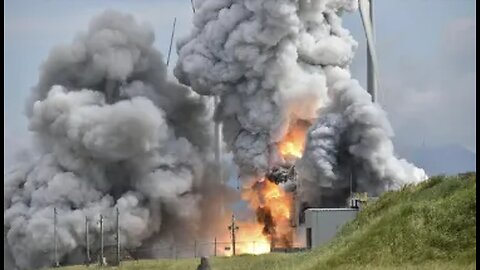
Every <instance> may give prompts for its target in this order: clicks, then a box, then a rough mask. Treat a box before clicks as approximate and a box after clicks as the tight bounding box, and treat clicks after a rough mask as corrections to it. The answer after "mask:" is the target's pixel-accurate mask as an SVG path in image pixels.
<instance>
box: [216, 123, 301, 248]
mask: <svg viewBox="0 0 480 270" xmlns="http://www.w3.org/2000/svg"><path fill="white" fill-rule="evenodd" d="M309 125H310V124H309V123H306V122H304V121H297V122H296V123H294V124H292V125H291V126H290V129H289V132H288V133H287V134H286V135H285V137H284V138H283V139H282V140H281V141H280V142H279V143H278V151H279V153H280V154H281V155H282V157H283V158H284V159H292V158H293V159H298V158H301V157H302V154H303V150H304V147H305V141H306V139H305V135H306V133H307V129H308V127H309ZM242 199H243V200H245V201H247V202H248V203H249V207H250V208H251V209H253V210H255V211H256V214H257V220H256V222H238V226H239V230H238V231H237V234H236V235H237V238H236V239H237V240H238V241H237V245H236V252H237V253H238V254H242V253H247V254H262V253H269V252H270V250H271V247H272V245H273V246H274V247H290V246H292V244H293V241H294V239H293V234H294V229H293V228H292V226H291V217H292V207H293V197H292V194H290V193H287V192H285V191H284V190H283V188H282V187H281V186H279V185H276V184H275V183H273V182H271V181H269V180H268V179H266V178H262V179H260V180H258V179H257V180H256V181H255V182H254V183H253V185H249V186H247V187H244V189H243V191H242ZM224 255H226V256H231V255H232V252H231V251H230V252H224Z"/></svg>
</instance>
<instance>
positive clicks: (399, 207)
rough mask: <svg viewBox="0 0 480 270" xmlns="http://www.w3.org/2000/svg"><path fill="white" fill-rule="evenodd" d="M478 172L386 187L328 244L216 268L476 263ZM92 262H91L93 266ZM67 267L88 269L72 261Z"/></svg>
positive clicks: (166, 263)
mask: <svg viewBox="0 0 480 270" xmlns="http://www.w3.org/2000/svg"><path fill="white" fill-rule="evenodd" d="M475 255H476V174H475V173H468V174H462V175H458V176H453V177H443V176H437V177H432V178H431V179H429V180H428V181H425V182H423V183H421V184H418V185H409V186H405V187H404V188H402V189H401V190H398V191H394V192H387V193H385V194H383V195H382V196H381V197H380V198H379V199H378V200H377V201H376V202H374V203H371V204H370V205H368V206H367V207H366V208H365V209H364V210H363V211H361V212H360V213H359V215H358V217H357V218H356V219H355V220H354V221H353V222H351V223H349V224H347V225H346V226H345V227H344V228H343V229H342V231H341V232H340V234H339V235H338V237H336V238H335V239H334V240H333V241H332V242H331V243H330V244H328V245H327V246H324V247H321V248H319V249H316V250H312V251H309V252H304V253H297V254H266V255H261V256H253V255H245V256H237V257H234V258H213V259H211V260H210V263H211V266H212V269H218V270H221V269H231V270H235V269H239V270H240V269H242V270H248V269H262V270H264V269H266V270H268V269H279V270H282V269H285V270H287V269H298V270H313V269H352V270H353V269H365V270H366V269H452V270H453V269H475V266H476V258H475ZM198 262H199V260H198V259H196V260H194V259H189V260H178V261H175V260H150V261H140V262H124V263H123V264H122V267H121V268H122V269H137V270H139V269H172V270H174V269H175V270H180V269H196V265H197V264H198ZM92 268H93V267H90V269H92ZM65 269H83V268H82V267H67V268H65Z"/></svg>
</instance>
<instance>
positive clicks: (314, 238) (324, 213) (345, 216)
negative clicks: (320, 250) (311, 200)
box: [304, 207, 359, 249]
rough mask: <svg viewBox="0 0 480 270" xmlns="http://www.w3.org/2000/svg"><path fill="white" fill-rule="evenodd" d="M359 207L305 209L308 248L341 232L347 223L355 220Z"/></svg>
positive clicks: (316, 245)
mask: <svg viewBox="0 0 480 270" xmlns="http://www.w3.org/2000/svg"><path fill="white" fill-rule="evenodd" d="M358 211H359V208H352V207H350V208H309V209H306V210H305V212H304V213H305V233H306V244H307V249H311V248H316V247H318V246H321V245H323V244H325V243H327V242H328V241H330V240H332V239H333V237H335V235H336V234H337V233H338V232H339V230H340V229H341V228H342V226H343V225H345V223H347V222H348V221H351V220H353V219H354V218H355V217H356V216H357V213H358Z"/></svg>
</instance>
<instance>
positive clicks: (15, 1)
mask: <svg viewBox="0 0 480 270" xmlns="http://www.w3.org/2000/svg"><path fill="white" fill-rule="evenodd" d="M106 9H113V10H117V11H123V12H127V13H130V14H132V15H134V16H135V17H136V18H137V20H138V21H140V22H145V23H148V24H150V25H151V26H152V28H153V29H154V31H155V38H156V41H155V46H156V48H157V49H159V50H160V51H161V52H162V53H163V54H164V55H166V53H167V52H168V47H169V39H170V35H171V28H172V23H173V20H174V18H175V17H176V18H177V23H176V32H175V37H176V38H178V37H182V36H185V35H186V34H188V32H189V29H190V25H191V19H192V8H191V5H190V1H189V0H157V1H151V0H136V1H132V0H6V1H4V30H5V32H4V33H5V34H4V57H5V62H4V78H5V82H4V118H5V119H4V120H5V122H4V145H5V148H4V149H5V150H4V166H5V168H4V170H5V169H8V168H9V167H11V166H12V164H15V163H16V162H17V160H19V159H26V158H29V155H30V154H29V153H31V152H27V150H28V149H29V148H30V147H31V135H30V134H29V132H28V121H27V119H26V117H25V114H24V103H25V100H26V98H27V97H28V95H29V92H30V88H31V87H32V86H34V85H35V84H36V82H37V79H38V75H39V68H40V66H41V64H42V62H43V61H44V60H45V59H46V58H47V57H48V54H49V51H50V49H51V48H52V47H54V46H56V45H59V44H66V43H70V41H71V40H72V39H73V38H74V36H75V34H76V33H78V32H79V31H85V30H86V29H87V27H88V23H89V21H90V19H91V18H92V17H93V16H95V15H98V14H100V13H101V12H102V11H104V10H106ZM475 9H476V6H475V1H474V0H382V1H378V0H375V11H374V13H375V22H374V23H375V32H376V33H375V39H376V47H377V55H378V63H379V90H378V92H379V102H380V104H381V106H382V107H383V108H384V109H385V110H386V111H387V113H388V117H389V119H390V121H391V124H392V127H393V129H394V131H395V138H394V143H395V146H396V149H397V152H398V153H399V155H400V156H401V155H408V151H409V149H415V148H418V147H419V146H422V145H423V146H424V145H426V144H427V145H429V146H442V145H459V146H461V147H464V148H466V149H468V150H469V151H472V152H473V153H476V89H475V85H476V75H475V73H476V64H475V58H476V49H475V47H476V44H475V42H476V41H475V39H476V22H475V18H476V11H475ZM344 27H345V28H347V29H349V30H350V31H351V33H352V35H353V36H354V37H355V39H356V40H357V41H358V43H359V46H358V49H357V54H356V57H355V59H354V61H353V63H352V67H351V68H352V74H353V77H354V78H356V79H358V80H359V81H360V83H361V84H362V85H363V86H365V82H366V80H365V76H366V71H365V67H366V64H365V63H366V43H365V36H364V32H363V28H362V25H361V21H360V15H359V14H358V13H353V14H346V15H345V16H344ZM176 59H177V55H176V50H175V47H174V48H173V49H172V55H171V59H170V63H171V64H170V67H169V68H170V72H171V69H172V67H173V66H174V64H175V62H176Z"/></svg>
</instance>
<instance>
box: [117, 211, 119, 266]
mask: <svg viewBox="0 0 480 270" xmlns="http://www.w3.org/2000/svg"><path fill="white" fill-rule="evenodd" d="M117 265H118V266H120V211H119V210H118V207H117Z"/></svg>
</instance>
